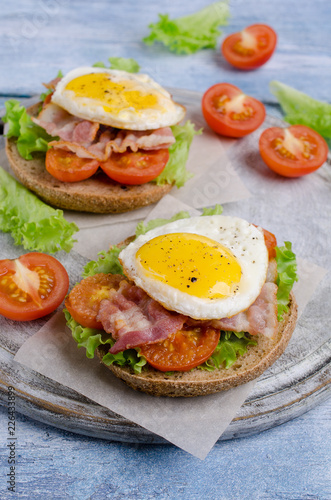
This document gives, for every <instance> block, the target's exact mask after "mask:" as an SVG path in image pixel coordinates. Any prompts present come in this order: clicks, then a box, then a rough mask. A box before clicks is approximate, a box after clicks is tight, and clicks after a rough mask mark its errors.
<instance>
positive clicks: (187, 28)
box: [143, 2, 229, 54]
mask: <svg viewBox="0 0 331 500" xmlns="http://www.w3.org/2000/svg"><path fill="white" fill-rule="evenodd" d="M228 17H229V7H228V4H227V3H226V2H215V3H213V4H211V5H208V6H207V7H205V8H203V9H201V10H200V11H198V12H196V13H194V14H190V15H188V16H184V17H179V18H177V19H169V15H168V14H159V21H158V22H157V23H152V24H150V25H149V26H148V27H149V29H150V34H149V35H148V36H147V37H145V38H143V42H144V43H146V45H152V44H153V43H154V42H162V43H163V44H164V45H165V46H166V47H168V48H169V50H171V51H172V52H176V53H177V54H193V53H195V52H197V51H198V50H200V49H206V48H211V49H214V48H215V47H216V42H217V38H218V37H219V36H220V34H221V31H220V30H219V29H218V27H219V26H220V25H223V26H225V25H226V24H227V20H228Z"/></svg>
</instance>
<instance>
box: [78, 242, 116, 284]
mask: <svg viewBox="0 0 331 500" xmlns="http://www.w3.org/2000/svg"><path fill="white" fill-rule="evenodd" d="M120 251H121V248H119V247H117V246H113V247H112V248H111V249H110V250H108V251H107V252H106V251H102V252H99V253H98V255H100V257H99V258H98V260H92V261H90V262H88V263H87V264H86V265H85V266H84V272H83V274H82V277H83V278H87V277H88V276H94V275H95V274H98V273H104V274H108V273H110V274H123V267H122V265H121V263H120V261H119V260H118V256H119V253H120Z"/></svg>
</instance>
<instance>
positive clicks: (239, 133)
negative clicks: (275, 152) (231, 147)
mask: <svg viewBox="0 0 331 500" xmlns="http://www.w3.org/2000/svg"><path fill="white" fill-rule="evenodd" d="M202 113H203V116H204V117H205V120H206V122H207V123H208V125H209V126H210V128H211V129H212V130H214V132H216V133H217V134H221V135H225V136H227V137H243V136H245V135H248V134H250V133H251V132H254V130H256V129H257V128H258V127H259V126H260V125H261V124H262V123H263V121H264V118H265V108H264V106H263V104H262V102H260V101H258V100H257V99H254V98H253V97H249V96H247V95H245V94H244V93H243V92H242V91H241V90H240V89H239V88H238V87H236V86H235V85H231V84H230V83H217V84H216V85H213V86H212V87H210V88H209V89H208V90H207V91H206V92H205V93H204V95H203V97H202Z"/></svg>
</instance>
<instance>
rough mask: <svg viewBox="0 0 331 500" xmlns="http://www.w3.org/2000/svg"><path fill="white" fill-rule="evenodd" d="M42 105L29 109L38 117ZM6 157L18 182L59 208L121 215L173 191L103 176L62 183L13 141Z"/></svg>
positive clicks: (8, 144)
mask: <svg viewBox="0 0 331 500" xmlns="http://www.w3.org/2000/svg"><path fill="white" fill-rule="evenodd" d="M39 107H40V103H38V104H35V105H34V106H31V107H30V108H28V109H27V111H28V113H29V114H30V115H32V116H36V115H37V114H38V110H39ZM6 153H7V157H8V160H9V163H10V166H11V168H12V170H13V172H14V174H15V175H16V177H17V179H18V180H19V181H20V182H21V183H22V184H23V185H24V186H26V187H27V188H28V189H30V190H31V191H33V192H34V193H36V194H37V195H38V196H39V197H40V198H41V199H42V200H43V201H45V202H46V203H49V204H50V205H53V206H55V207H58V208H62V209H66V210H75V211H80V212H93V213H105V214H106V213H122V212H128V211H130V210H135V209H137V208H141V207H143V206H146V205H150V204H152V203H156V202H157V201H159V200H160V199H161V198H162V197H163V196H164V195H165V194H167V193H169V191H170V190H171V189H172V187H173V185H172V184H163V185H161V186H157V185H156V184H153V183H152V182H148V183H146V184H142V185H140V186H124V185H121V184H119V183H117V182H115V181H112V180H111V179H110V178H109V177H108V176H107V175H105V174H104V173H103V172H100V173H97V174H95V175H94V176H93V177H90V178H89V179H86V180H85V181H80V182H61V181H58V180H57V179H55V178H54V177H52V176H51V175H50V174H49V173H48V172H47V170H46V169H45V156H44V155H43V154H42V153H36V154H35V155H34V158H33V160H25V159H24V158H22V157H21V156H20V154H19V152H18V150H17V147H16V141H15V139H14V138H11V139H7V141H6Z"/></svg>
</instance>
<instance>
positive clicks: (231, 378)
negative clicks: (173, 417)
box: [97, 293, 297, 397]
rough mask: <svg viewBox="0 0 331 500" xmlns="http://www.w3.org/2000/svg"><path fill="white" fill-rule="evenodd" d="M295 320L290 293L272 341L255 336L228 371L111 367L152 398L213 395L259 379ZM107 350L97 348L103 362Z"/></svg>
mask: <svg viewBox="0 0 331 500" xmlns="http://www.w3.org/2000/svg"><path fill="white" fill-rule="evenodd" d="M296 320H297V303H296V301H295V297H294V295H293V293H291V296H290V304H289V311H288V313H287V314H286V315H285V316H284V319H283V321H281V322H280V323H279V326H278V332H277V335H276V336H275V338H274V339H268V338H267V337H264V336H262V335H259V336H257V337H255V339H256V340H257V345H256V346H249V347H248V351H247V352H246V353H245V354H244V355H243V356H240V357H239V359H237V361H236V362H235V363H234V364H233V365H232V366H231V367H230V368H228V369H225V368H222V369H218V370H214V371H212V372H208V371H205V370H199V369H198V368H194V369H193V370H191V371H188V372H173V373H172V374H165V373H162V372H160V371H158V370H155V369H154V368H152V367H148V368H146V367H144V368H143V370H142V373H141V374H138V375H137V374H135V373H134V371H133V369H132V368H129V367H121V366H116V365H114V364H113V365H110V366H108V367H107V368H109V369H110V370H111V371H112V372H113V373H114V374H115V375H116V377H118V378H120V379H122V380H123V381H124V382H126V384H128V385H129V386H130V387H132V388H133V389H136V390H138V391H142V392H146V393H148V394H151V395H153V396H171V397H181V396H184V397H191V396H203V395H206V394H213V393H215V392H220V391H225V390H228V389H231V388H233V387H236V386H237V385H241V384H245V383H246V382H249V381H250V380H253V379H255V378H257V377H259V376H260V375H261V374H262V373H263V372H264V371H265V370H266V369H267V368H269V366H271V365H272V364H273V363H274V362H275V361H276V359H278V358H279V356H280V355H281V354H282V353H283V352H284V350H285V348H286V346H287V344H288V342H289V340H290V338H291V335H292V333H293V331H294V328H295V325H296ZM107 352H108V348H107V347H104V346H100V347H99V348H98V350H97V354H98V356H99V358H100V360H102V358H103V356H104V355H105V354H106V353H107Z"/></svg>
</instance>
